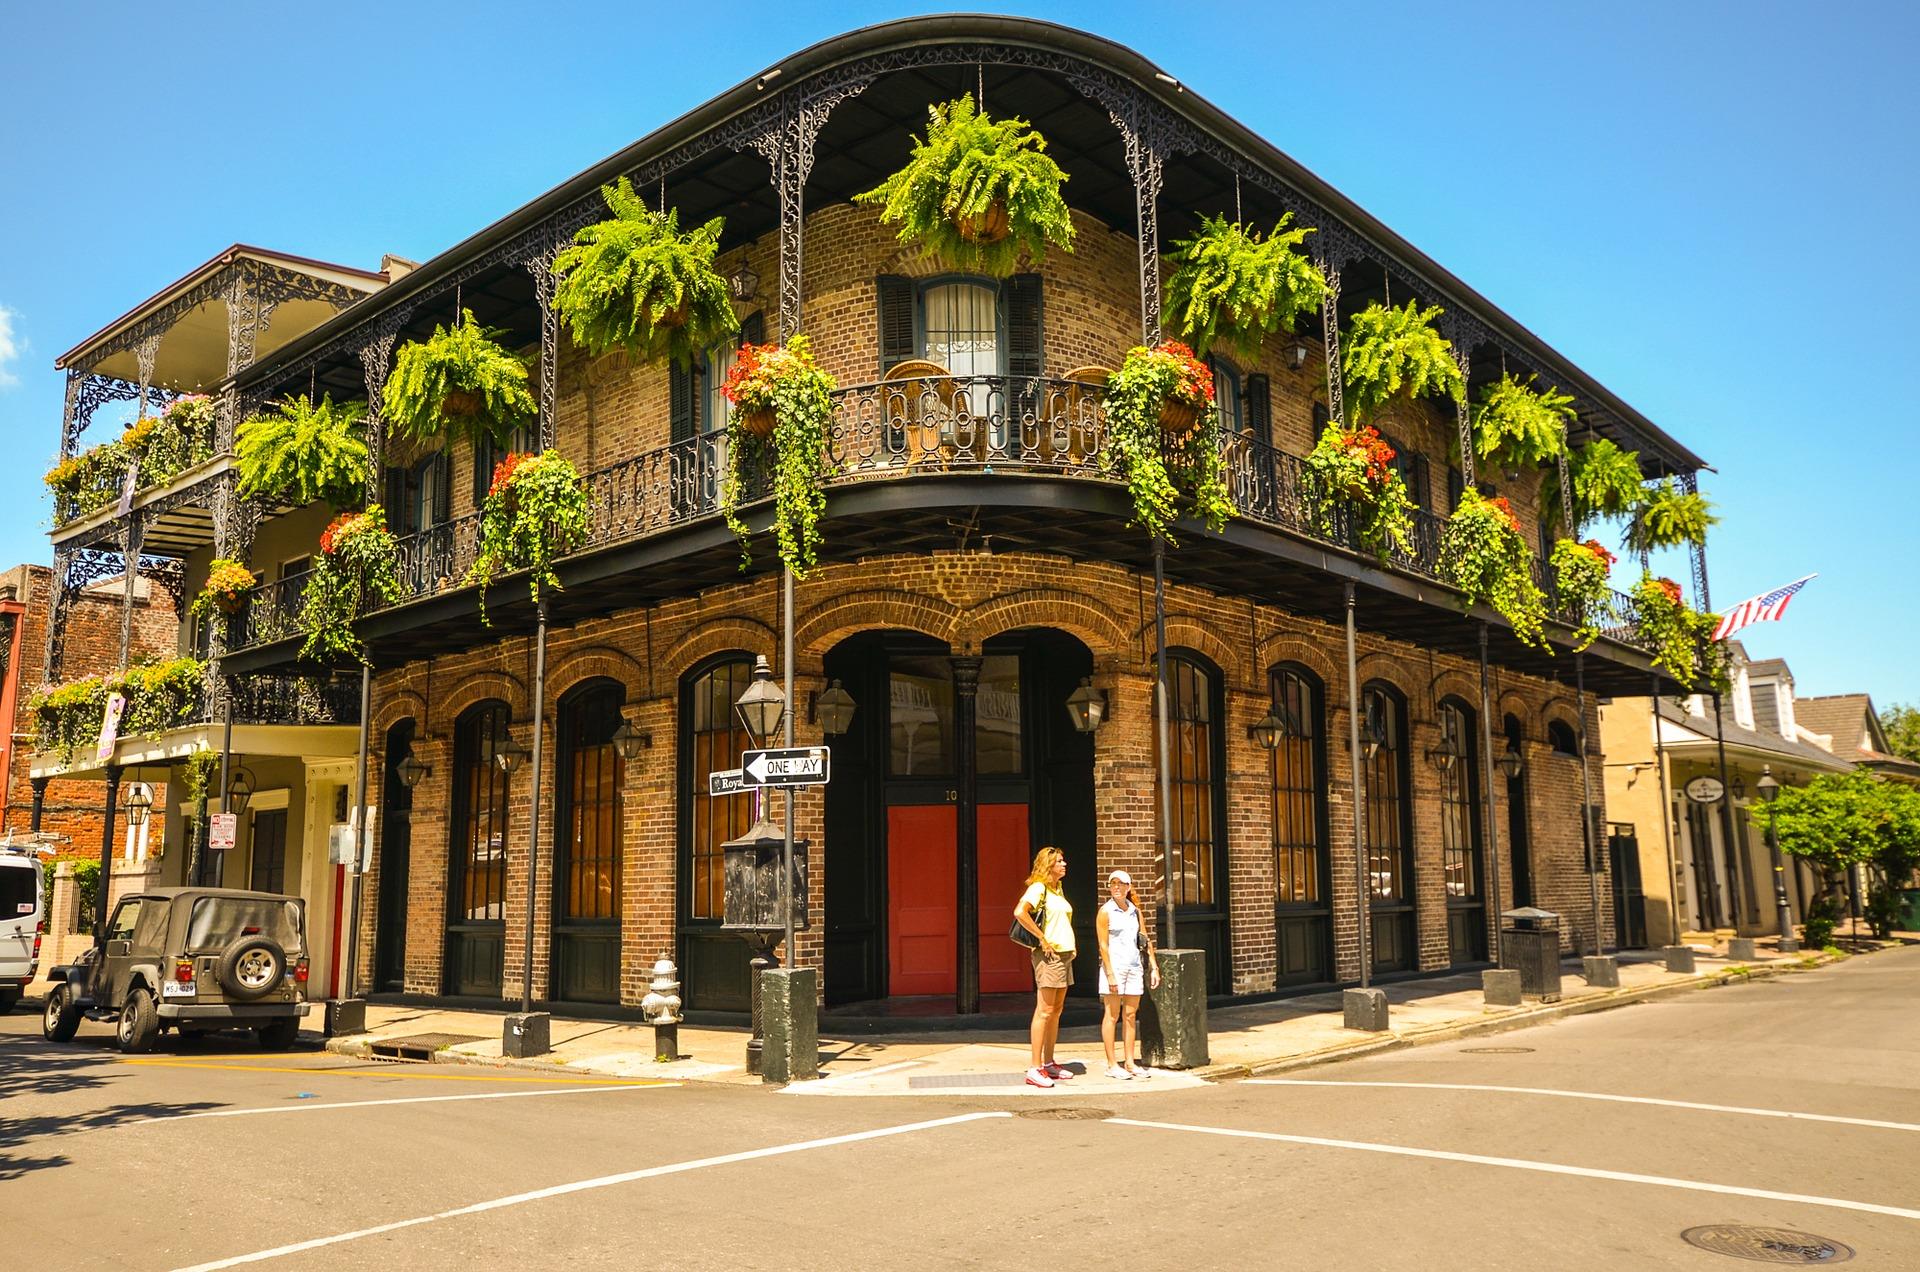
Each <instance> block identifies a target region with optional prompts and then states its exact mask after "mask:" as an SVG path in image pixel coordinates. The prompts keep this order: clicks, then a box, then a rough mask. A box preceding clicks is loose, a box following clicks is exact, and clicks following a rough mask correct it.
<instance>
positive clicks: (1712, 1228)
mask: <svg viewBox="0 0 1920 1272" xmlns="http://www.w3.org/2000/svg"><path fill="white" fill-rule="evenodd" d="M1680 1239H1681V1240H1682V1241H1684V1242H1686V1243H1687V1244H1688V1245H1690V1246H1694V1247H1696V1248H1698V1249H1701V1250H1707V1251H1710V1252H1712V1253H1714V1254H1727V1255H1732V1256H1733V1257H1734V1258H1736V1259H1748V1260H1751V1261H1752V1262H1754V1263H1784V1264H1788V1265H1793V1266H1800V1267H1804V1266H1806V1265H1808V1264H1813V1263H1845V1262H1846V1261H1847V1260H1849V1259H1851V1258H1852V1257H1853V1247H1851V1246H1845V1245H1841V1244H1840V1243H1839V1242H1838V1241H1834V1240H1832V1239H1831V1238H1828V1237H1816V1236H1814V1235H1813V1234H1812V1233H1811V1232H1795V1231H1794V1230H1793V1229H1792V1228H1756V1227H1753V1226H1751V1225H1748V1224H1738V1223H1710V1224H1707V1225H1705V1226H1704V1227H1699V1228H1688V1229H1687V1230H1686V1231H1685V1232H1683V1233H1681V1234H1680Z"/></svg>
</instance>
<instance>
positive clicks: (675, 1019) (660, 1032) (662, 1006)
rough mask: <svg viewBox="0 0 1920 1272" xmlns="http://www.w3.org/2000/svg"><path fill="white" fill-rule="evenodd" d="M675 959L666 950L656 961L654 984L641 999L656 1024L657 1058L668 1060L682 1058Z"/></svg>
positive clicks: (649, 1020) (643, 1012)
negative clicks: (666, 953)
mask: <svg viewBox="0 0 1920 1272" xmlns="http://www.w3.org/2000/svg"><path fill="white" fill-rule="evenodd" d="M678 976H679V969H678V968H676V967H675V966H674V965H673V960H672V959H671V958H669V957H668V956H667V955H665V954H662V955H661V956H660V959H659V961H658V962H656V963H655V964H654V965H653V984H652V985H651V986H650V987H649V988H648V990H647V996H646V997H645V998H643V999H641V1000H640V1014H641V1015H642V1016H644V1017H646V1020H647V1023H648V1024H650V1025H652V1026H653V1058H654V1060H655V1061H656V1062H657V1063H660V1064H666V1063H669V1062H670V1061H674V1060H678V1059H679V1058H680V981H679V979H678Z"/></svg>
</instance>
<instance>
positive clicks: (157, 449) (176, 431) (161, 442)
mask: <svg viewBox="0 0 1920 1272" xmlns="http://www.w3.org/2000/svg"><path fill="white" fill-rule="evenodd" d="M127 440H130V437H129V439H127ZM130 449H133V450H134V451H135V453H136V454H137V455H138V456H139V460H140V479H139V480H140V485H141V487H142V488H145V487H148V486H160V485H165V484H166V483H167V482H170V481H172V480H173V479H174V478H175V477H178V476H179V475H180V474H181V473H183V472H185V471H187V469H189V468H191V467H193V466H194V465H195V464H199V463H204V462H205V461H206V460H209V459H212V458H213V399H212V398H210V397H208V396H207V395H205V394H204V393H189V394H187V395H186V396H184V397H177V398H175V399H174V400H173V401H171V402H169V403H167V409H166V410H165V411H164V412H162V413H161V414H160V416H159V417H158V418H157V419H155V420H153V421H152V427H151V429H150V431H149V432H148V433H147V434H146V436H145V437H143V438H142V439H141V442H140V444H139V445H138V446H137V447H130Z"/></svg>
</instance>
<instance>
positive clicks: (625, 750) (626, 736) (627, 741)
mask: <svg viewBox="0 0 1920 1272" xmlns="http://www.w3.org/2000/svg"><path fill="white" fill-rule="evenodd" d="M652 746H653V734H651V733H642V732H641V731H640V730H638V729H636V728H634V727H633V725H632V724H630V723H629V722H627V721H625V720H622V721H621V722H620V727H619V728H617V729H615V730H614V731H613V749H614V750H616V751H618V752H620V758H621V759H623V760H637V759H639V758H640V752H642V751H645V750H648V749H649V748H651V747H652Z"/></svg>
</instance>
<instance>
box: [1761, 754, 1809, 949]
mask: <svg viewBox="0 0 1920 1272" xmlns="http://www.w3.org/2000/svg"><path fill="white" fill-rule="evenodd" d="M1759 787H1760V798H1761V799H1764V800H1765V801H1767V856H1768V858H1769V859H1770V860H1771V862H1772V864H1773V908H1774V912H1775V914H1776V915H1777V916H1778V918H1779V923H1780V952H1781V953H1782V954H1791V953H1793V952H1794V951H1795V950H1797V949H1799V948H1800V941H1799V938H1797V937H1795V936H1794V934H1793V911H1792V910H1791V909H1790V908H1789V907H1788V905H1787V872H1786V869H1785V867H1783V866H1782V865H1781V864H1780V841H1779V840H1778V839H1777V838H1775V837H1774V833H1773V801H1774V799H1775V798H1776V797H1777V796H1778V795H1779V794H1780V783H1779V781H1778V780H1776V779H1775V777H1774V776H1773V765H1771V764H1769V765H1767V766H1765V767H1764V768H1762V769H1761V770H1760V781H1759Z"/></svg>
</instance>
